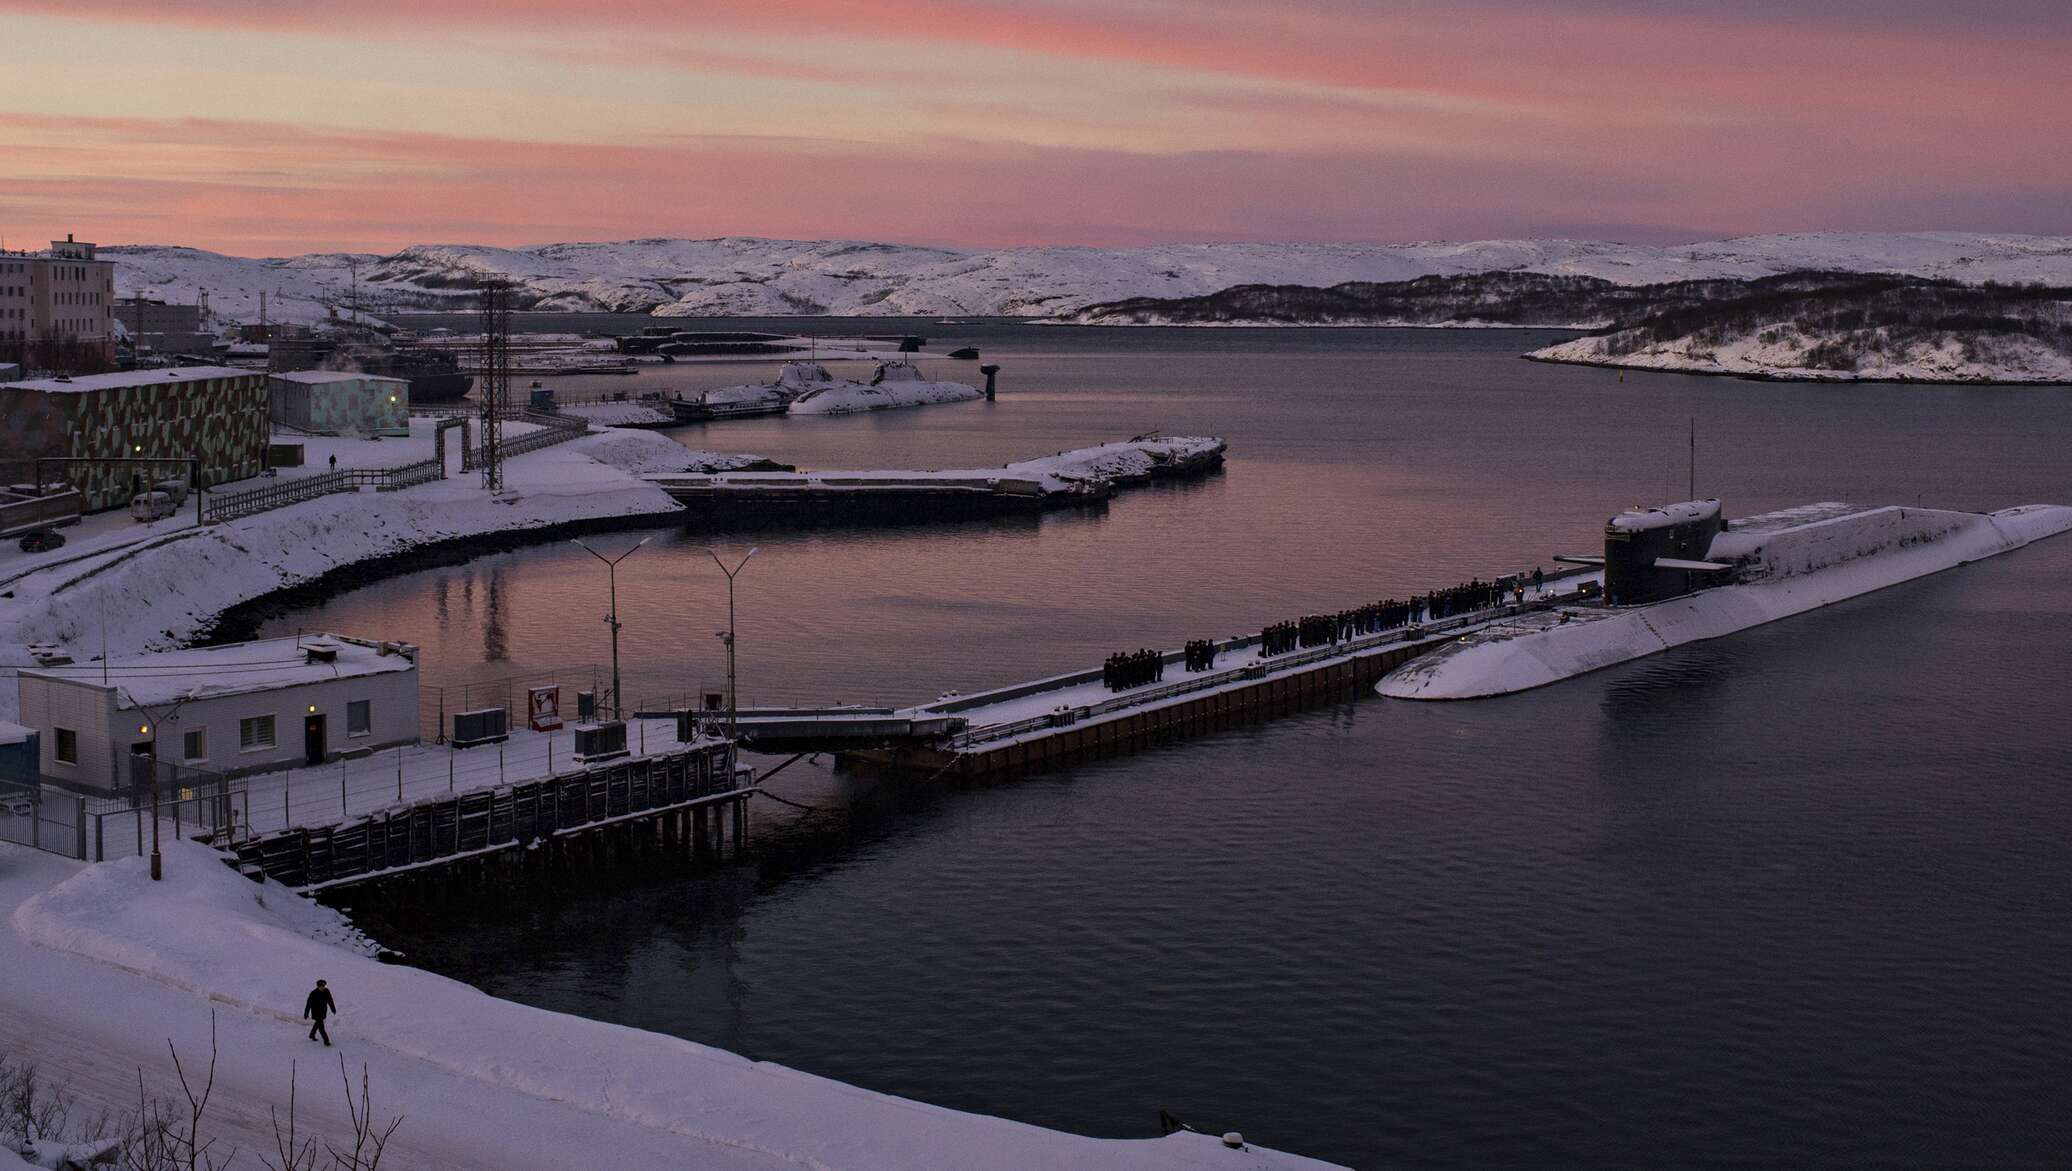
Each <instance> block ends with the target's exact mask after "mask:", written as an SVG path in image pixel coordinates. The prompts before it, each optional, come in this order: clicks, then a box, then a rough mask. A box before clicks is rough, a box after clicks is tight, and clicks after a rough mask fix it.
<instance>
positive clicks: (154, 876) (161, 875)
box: [101, 652, 187, 882]
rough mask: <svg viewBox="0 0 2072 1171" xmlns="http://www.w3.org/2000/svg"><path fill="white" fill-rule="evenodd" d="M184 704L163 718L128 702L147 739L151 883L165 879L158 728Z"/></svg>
mask: <svg viewBox="0 0 2072 1171" xmlns="http://www.w3.org/2000/svg"><path fill="white" fill-rule="evenodd" d="M107 661H108V658H107V655H106V653H105V652H104V653H103V654H102V656H101V662H102V663H104V664H105V663H106V662H107ZM186 703H187V701H186V699H184V698H183V699H181V700H180V701H179V702H178V703H175V704H174V705H173V706H172V707H170V708H167V709H166V713H165V714H164V715H163V716H161V715H158V714H157V713H155V712H153V711H152V710H151V709H150V708H148V707H145V706H144V705H143V704H141V703H138V702H137V701H136V699H135V698H134V697H132V698H131V700H130V704H131V706H132V707H134V708H135V709H136V710H137V711H140V712H142V713H144V721H143V722H142V723H140V724H138V725H137V735H139V736H144V737H148V739H146V740H145V741H144V743H145V745H146V749H145V751H144V754H143V755H144V762H145V767H146V768H147V769H149V770H150V776H151V881H153V882H161V881H163V880H164V879H165V864H164V862H163V861H162V860H161V859H160V857H159V853H158V733H159V726H160V725H162V724H164V723H165V722H166V721H167V720H170V719H172V718H173V717H174V716H176V715H178V714H180V709H181V708H182V707H183V706H185V705H186ZM109 747H111V748H112V747H114V745H110V746H109ZM131 755H132V756H134V755H136V754H135V753H132V754H131Z"/></svg>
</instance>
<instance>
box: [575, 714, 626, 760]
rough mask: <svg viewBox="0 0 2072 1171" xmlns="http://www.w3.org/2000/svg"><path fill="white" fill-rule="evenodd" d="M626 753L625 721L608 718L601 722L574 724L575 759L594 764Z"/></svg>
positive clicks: (614, 758)
mask: <svg viewBox="0 0 2072 1171" xmlns="http://www.w3.org/2000/svg"><path fill="white" fill-rule="evenodd" d="M625 755H626V722H625V721H624V720H609V721H606V722H605V723H601V724H577V725H576V760H577V761H578V762H579V763H582V764H595V763H597V762H598V761H601V760H616V759H618V758H619V757H621V756H625Z"/></svg>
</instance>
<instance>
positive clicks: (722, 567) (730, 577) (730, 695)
mask: <svg viewBox="0 0 2072 1171" xmlns="http://www.w3.org/2000/svg"><path fill="white" fill-rule="evenodd" d="M756 551H757V547H756V546H753V545H751V546H750V547H749V549H748V552H746V553H744V554H742V556H741V560H740V561H739V562H737V563H735V565H734V568H732V569H728V568H727V563H726V562H724V561H721V560H720V559H719V554H718V553H715V552H713V551H712V550H711V549H709V548H708V549H706V550H705V555H706V556H707V557H710V558H712V563H713V564H714V565H717V566H719V571H720V572H721V573H724V574H726V575H727V628H726V629H725V630H723V631H721V632H720V633H719V640H720V641H721V642H723V643H726V644H727V736H728V738H729V739H739V738H740V736H741V700H740V696H739V694H738V693H737V692H736V691H735V690H734V686H735V675H734V577H735V575H736V574H739V573H740V572H741V571H742V570H743V569H746V568H747V567H748V559H749V558H750V557H753V556H755V555H756Z"/></svg>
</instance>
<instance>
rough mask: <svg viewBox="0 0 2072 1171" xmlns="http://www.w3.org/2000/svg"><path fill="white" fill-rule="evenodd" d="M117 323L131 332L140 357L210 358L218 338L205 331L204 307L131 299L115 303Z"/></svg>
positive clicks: (131, 342) (139, 298) (137, 298)
mask: <svg viewBox="0 0 2072 1171" xmlns="http://www.w3.org/2000/svg"><path fill="white" fill-rule="evenodd" d="M115 320H117V321H119V322H121V323H122V327H123V328H124V329H126V330H128V331H129V336H130V344H131V345H133V346H135V347H136V349H137V350H138V352H139V353H142V352H144V351H147V350H148V351H150V352H151V353H155V354H206V353H208V352H209V349H210V347H211V346H213V345H214V344H215V341H216V338H215V335H213V334H211V333H209V332H208V331H207V330H205V329H204V328H202V314H201V306H199V305H169V304H167V303H166V302H164V301H148V300H145V299H144V298H142V297H129V298H126V299H124V300H121V301H117V302H116V303H115Z"/></svg>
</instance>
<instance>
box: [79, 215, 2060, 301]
mask: <svg viewBox="0 0 2072 1171" xmlns="http://www.w3.org/2000/svg"><path fill="white" fill-rule="evenodd" d="M101 255H102V256H104V257H107V258H109V259H111V260H114V261H115V264H116V269H115V282H116V292H117V294H118V295H120V296H124V297H128V296H132V295H135V294H138V293H143V294H145V295H147V296H153V297H161V298H164V299H166V300H169V301H175V302H180V303H186V304H192V303H193V301H194V298H195V295H196V293H197V292H198V291H199V290H200V289H202V288H207V289H208V291H209V302H210V305H211V306H212V307H213V308H214V309H215V310H216V311H217V312H218V313H219V314H220V315H223V316H225V317H227V318H229V319H233V320H240V321H244V320H256V319H257V318H258V316H259V293H260V292H261V291H265V292H266V293H267V294H268V298H269V299H268V303H267V313H268V316H269V317H271V319H273V320H275V321H315V320H319V319H321V318H322V317H323V316H324V314H325V313H326V310H325V308H324V307H323V306H322V305H321V304H319V302H318V298H319V297H322V296H330V297H333V298H334V299H335V298H337V297H338V296H340V295H342V293H343V290H344V289H345V287H346V286H347V284H348V283H349V281H350V276H349V274H348V272H347V268H346V264H347V261H348V259H358V260H359V261H360V262H361V263H360V273H359V276H360V285H361V290H362V293H363V295H365V296H370V297H372V296H376V295H380V294H384V293H394V294H397V295H399V296H400V297H401V298H403V299H405V300H408V301H409V302H411V303H412V304H415V305H428V306H436V305H438V304H440V303H442V302H453V301H455V300H456V299H457V298H461V297H464V296H466V289H467V286H468V285H469V284H470V283H471V282H472V281H473V280H474V279H475V278H477V277H479V276H482V275H486V274H490V273H502V274H506V275H509V276H510V277H511V278H513V279H514V280H516V281H517V282H518V283H519V284H520V285H522V286H523V287H524V289H525V291H526V293H527V294H528V295H530V296H531V297H534V298H537V299H538V303H537V305H536V306H535V307H536V308H539V309H542V310H566V311H595V310H605V311H612V312H654V313H656V314H657V315H659V316H664V317H697V316H720V315H731V316H765V315H783V314H805V315H814V314H826V315H838V316H918V317H941V316H963V315H985V316H1010V317H1048V316H1054V315H1058V314H1063V313H1069V312H1072V311H1074V310H1077V309H1080V308H1082V307H1084V306H1086V305H1090V304H1095V303H1099V302H1106V301H1118V300H1122V299H1124V298H1129V297H1193V296H1201V295H1204V294H1208V293H1214V292H1219V291H1221V290H1223V289H1227V288H1230V287H1231V286H1233V285H1242V284H1300V285H1314V286H1328V285H1335V284H1340V283H1343V282H1345V281H1401V280H1410V279H1412V278H1415V277H1419V276H1426V275H1434V274H1437V275H1453V274H1463V273H1476V272H1491V271H1525V272H1543V273H1550V274H1556V275H1578V276H1594V277H1602V278H1604V279H1606V280H1611V281H1616V282H1619V283H1621V284H1653V283H1658V282H1662V281H1676V280H1687V279H1694V278H1700V277H1742V278H1747V277H1759V276H1767V275H1771V274H1774V273H1779V272H1788V271H1792V270H1796V269H1808V268H1813V269H1829V270H1845V271H1852V272H1896V273H1908V274H1913V275H1918V276H1933V277H1947V278H1950V279H1953V280H1960V281H1968V282H1975V283H1976V282H1983V281H1988V280H1995V281H2003V282H2024V283H2033V282H2040V283H2048V284H2056V285H2072V238H2067V237H2057V236H2018V235H1993V234H1983V233H1966V232H1914V233H1877V232H1807V233H1796V234H1789V235H1776V236H1749V237H1743V238H1740V239H1733V240H1716V241H1707V242H1703V243H1697V244H1677V245H1669V246H1663V247H1657V246H1649V245H1639V244H1620V243H1610V242H1604V241H1590V240H1483V241H1476V242H1472V243H1448V242H1425V243H1403V244H1160V245H1152V246H1149V247H1142V248H1067V247H1028V248H1003V249H994V250H986V251H980V250H966V249H951V248H926V247H917V246H912V245H905V244H874V243H866V242H860V241H827V240H764V239H752V238H740V237H733V238H725V239H717V240H667V239H664V240H627V241H619V242H613V243H594V244H550V245H546V246H543V247H538V248H524V249H513V248H490V247H483V246H478V245H445V244H442V245H420V246H415V247H411V248H406V249H404V250H403V251H401V252H398V253H396V254H394V255H393V256H387V257H358V258H348V257H346V256H344V255H339V254H325V255H317V256H302V257H295V258H292V259H268V260H247V259H243V258H240V257H232V256H222V255H218V254H216V253H210V252H200V251H197V250H194V249H189V248H175V247H164V246H153V245H136V246H122V247H108V248H103V249H102V250H101Z"/></svg>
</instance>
